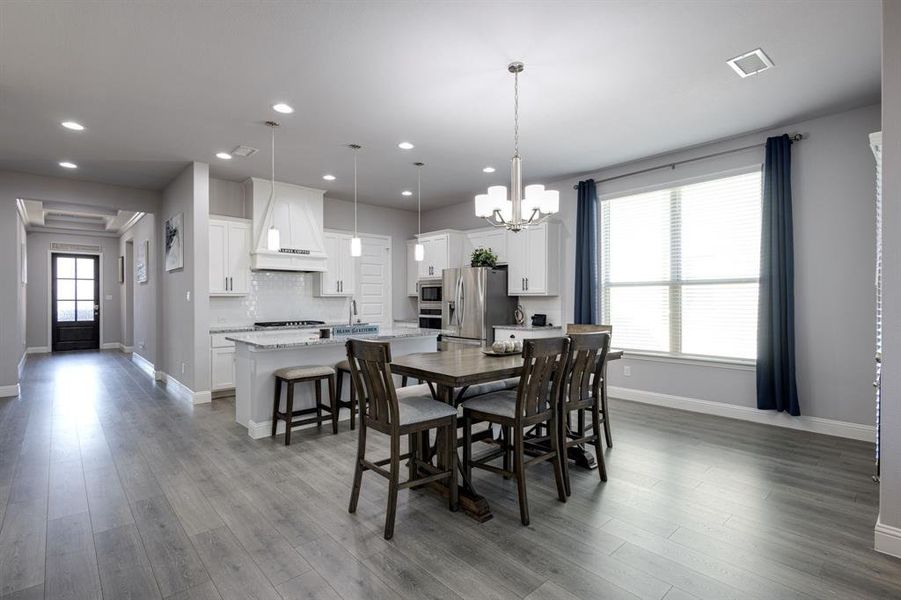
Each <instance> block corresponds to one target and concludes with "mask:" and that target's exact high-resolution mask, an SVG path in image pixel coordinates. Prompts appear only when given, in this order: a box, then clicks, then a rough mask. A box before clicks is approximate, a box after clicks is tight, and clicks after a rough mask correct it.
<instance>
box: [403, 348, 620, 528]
mask: <svg viewBox="0 0 901 600" xmlns="http://www.w3.org/2000/svg"><path fill="white" fill-rule="evenodd" d="M622 355H623V353H622V351H621V350H611V351H610V352H608V353H607V361H610V360H617V359H619V358H622ZM522 369H523V357H522V354H521V353H516V354H509V355H500V356H498V355H490V354H486V353H485V352H484V351H483V349H482V348H476V347H471V348H464V349H460V350H442V351H437V352H418V353H413V354H406V355H404V356H398V357H396V358H395V359H394V360H392V361H391V372H392V373H393V374H394V375H400V376H405V377H407V378H410V379H418V380H420V381H422V382H426V383H428V384H430V386H431V387H432V388H433V390H434V395H435V398H436V399H437V400H439V401H441V402H445V403H447V404H450V405H451V406H456V405H457V404H458V403H459V398H460V397H461V396H462V395H463V394H462V393H461V390H462V389H463V388H466V387H469V386H475V385H479V384H485V383H491V382H496V381H501V380H504V379H508V378H511V377H518V376H520V375H521V374H522ZM603 369H604V371H603V372H604V376H605V379H606V369H607V366H606V364H605V365H604V367H603ZM604 393H606V387H605V388H604ZM461 426H462V423H461ZM489 435H490V434H489ZM482 437H483V438H484V437H485V436H482ZM474 439H479V438H474ZM460 443H462V440H459V441H458V446H459V445H460ZM442 447H444V445H443V444H437V448H438V449H439V450H438V451H433V450H432V449H431V448H430V446H429V441H428V438H427V437H423V438H422V439H421V440H420V446H419V448H418V450H419V452H420V453H421V454H420V456H426V457H429V458H432V457H434V458H435V460H436V461H437V466H438V468H445V469H446V468H447V467H448V466H449V464H448V463H449V462H450V461H454V462H455V463H456V467H457V469H458V470H459V472H460V475H459V481H460V489H459V499H460V508H462V509H463V511H464V512H466V513H467V514H468V515H470V516H471V517H472V518H474V519H475V520H477V521H479V522H485V521H487V520H489V519H491V518H492V514H491V508H490V506H489V505H488V501H487V500H486V499H485V498H484V497H483V496H482V495H480V494H479V493H478V492H477V491H476V488H475V486H474V485H473V483H472V481H470V480H468V479H467V478H466V475H465V469H463V468H462V463H461V461H460V457H459V455H458V454H457V453H454V456H452V457H449V456H445V455H444V454H443V453H442V452H441V451H440V448H442ZM571 451H576V452H584V453H588V451H587V450H582V449H579V448H573V449H571ZM591 458H592V459H593V458H594V457H593V456H592V457H591ZM583 460H584V459H583ZM578 462H580V461H579V460H578V459H577V463H578ZM585 462H587V463H589V464H590V462H591V461H587V460H586V461H585ZM428 486H429V487H430V488H432V489H433V490H435V491H437V492H439V493H441V494H442V495H446V494H448V493H449V492H448V490H447V484H446V483H445V482H443V481H442V482H437V481H436V482H432V483H430V484H428Z"/></svg>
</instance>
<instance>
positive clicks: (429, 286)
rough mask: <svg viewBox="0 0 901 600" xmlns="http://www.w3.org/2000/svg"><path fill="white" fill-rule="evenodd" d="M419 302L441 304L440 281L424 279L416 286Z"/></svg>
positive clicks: (442, 296)
mask: <svg viewBox="0 0 901 600" xmlns="http://www.w3.org/2000/svg"><path fill="white" fill-rule="evenodd" d="M416 287H417V289H418V290H419V293H418V295H419V302H425V303H432V302H441V300H442V299H443V298H444V295H443V293H442V285H441V280H440V279H424V280H422V281H420V282H419V283H417V284H416Z"/></svg>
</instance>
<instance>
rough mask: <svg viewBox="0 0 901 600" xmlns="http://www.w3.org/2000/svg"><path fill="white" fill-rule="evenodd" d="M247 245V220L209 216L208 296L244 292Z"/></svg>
mask: <svg viewBox="0 0 901 600" xmlns="http://www.w3.org/2000/svg"><path fill="white" fill-rule="evenodd" d="M250 244H251V227H250V221H248V220H246V219H232V218H230V217H210V296H243V295H247V293H248V292H249V291H250Z"/></svg>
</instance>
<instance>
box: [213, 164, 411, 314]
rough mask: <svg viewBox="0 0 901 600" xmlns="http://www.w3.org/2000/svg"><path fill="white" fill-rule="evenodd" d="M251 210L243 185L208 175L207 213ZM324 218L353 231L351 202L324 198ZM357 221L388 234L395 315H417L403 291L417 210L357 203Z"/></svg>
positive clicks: (237, 214)
mask: <svg viewBox="0 0 901 600" xmlns="http://www.w3.org/2000/svg"><path fill="white" fill-rule="evenodd" d="M251 212H252V210H251V209H250V207H248V206H247V203H246V202H245V198H244V186H243V185H241V184H240V183H237V182H234V181H226V180H224V179H213V178H211V179H210V214H211V215H224V216H228V217H244V218H249V217H250V216H251ZM323 221H324V224H325V228H326V229H338V230H343V231H353V228H354V205H353V202H347V201H345V200H336V199H334V198H329V197H328V196H326V198H325V214H324V216H323ZM357 225H358V230H359V231H360V233H369V234H373V235H386V236H390V237H391V242H392V245H391V260H392V265H391V293H392V296H393V298H392V304H393V308H394V318H395V319H412V318H415V316H416V303H415V302H414V301H411V300H410V298H409V297H408V296H407V294H406V276H407V262H406V255H407V245H406V244H407V240H408V239H410V238H411V237H413V236H414V235H415V233H416V213H415V212H412V211H409V210H400V209H396V208H386V207H384V206H373V205H371V204H359V205H358V207H357Z"/></svg>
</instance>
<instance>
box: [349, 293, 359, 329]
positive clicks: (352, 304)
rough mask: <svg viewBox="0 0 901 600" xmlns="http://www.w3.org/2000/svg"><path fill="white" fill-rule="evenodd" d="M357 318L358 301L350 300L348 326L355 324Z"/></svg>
mask: <svg viewBox="0 0 901 600" xmlns="http://www.w3.org/2000/svg"><path fill="white" fill-rule="evenodd" d="M355 316H357V301H356V300H354V299H353V298H351V299H350V303H349V304H348V305H347V324H348V325H353V324H354V317H355Z"/></svg>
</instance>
